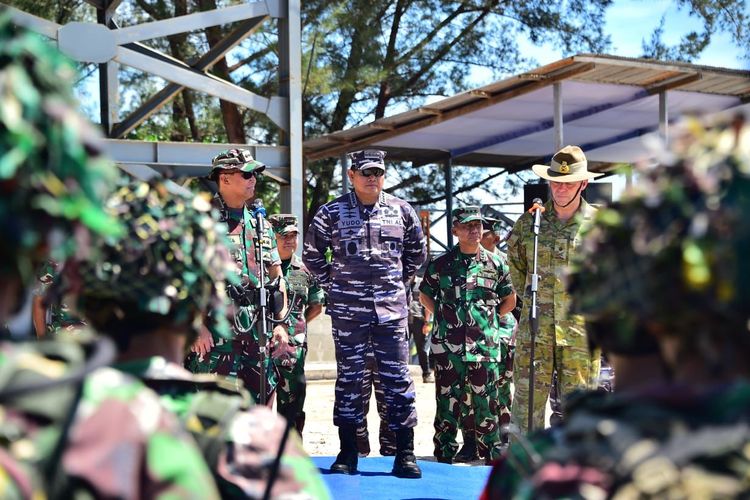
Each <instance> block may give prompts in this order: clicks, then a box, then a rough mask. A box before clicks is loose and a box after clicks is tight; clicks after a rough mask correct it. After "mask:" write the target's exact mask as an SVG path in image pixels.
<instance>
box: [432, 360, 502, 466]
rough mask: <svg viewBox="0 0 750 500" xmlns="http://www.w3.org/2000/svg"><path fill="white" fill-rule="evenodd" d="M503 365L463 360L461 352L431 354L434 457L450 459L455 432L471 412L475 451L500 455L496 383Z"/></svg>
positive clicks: (493, 457)
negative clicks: (435, 405) (432, 357)
mask: <svg viewBox="0 0 750 500" xmlns="http://www.w3.org/2000/svg"><path fill="white" fill-rule="evenodd" d="M501 373H505V366H504V364H503V363H498V362H494V361H492V362H474V361H464V360H463V359H462V357H461V355H458V354H454V353H450V352H443V353H439V354H435V401H436V403H437V409H436V412H435V423H434V427H435V435H434V436H433V438H432V442H433V444H434V445H435V457H436V458H438V459H452V458H453V457H454V456H455V455H456V452H457V451H458V443H457V442H456V435H457V434H458V429H459V427H463V426H465V425H467V424H468V419H469V417H470V415H472V414H473V416H474V418H473V422H472V429H473V432H474V435H475V436H476V441H477V451H478V453H479V455H480V456H481V457H483V458H487V459H493V460H494V459H495V458H497V457H499V456H500V454H501V452H502V449H501V442H500V425H499V422H498V408H497V407H498V404H500V403H502V404H503V405H505V406H506V407H507V406H508V404H509V401H508V400H505V401H502V402H500V400H499V390H498V389H499V385H498V382H499V380H500V375H501Z"/></svg>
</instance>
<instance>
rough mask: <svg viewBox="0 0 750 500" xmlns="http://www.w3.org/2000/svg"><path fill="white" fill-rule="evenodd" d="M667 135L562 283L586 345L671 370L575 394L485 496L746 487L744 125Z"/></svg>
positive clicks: (747, 132) (505, 465) (749, 393)
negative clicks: (559, 419) (663, 147)
mask: <svg viewBox="0 0 750 500" xmlns="http://www.w3.org/2000/svg"><path fill="white" fill-rule="evenodd" d="M671 144H672V147H673V151H672V152H671V153H670V154H664V153H663V152H659V153H658V155H659V156H658V158H660V159H662V160H663V161H666V164H660V165H658V166H655V167H653V166H650V165H643V166H641V167H640V168H639V170H638V172H637V173H638V178H639V183H638V184H637V185H636V186H634V188H633V189H632V190H631V191H630V192H627V193H626V194H625V195H624V196H623V197H622V198H621V200H620V201H619V202H617V203H616V204H614V205H613V206H612V207H611V208H606V209H602V210H600V211H599V212H598V213H597V214H596V216H595V220H594V221H593V226H592V228H591V231H590V232H589V233H587V234H586V235H585V236H584V238H583V242H582V246H581V251H580V253H579V254H578V255H577V257H576V258H575V259H574V260H573V263H572V271H571V275H570V276H569V280H568V281H569V292H570V296H571V310H572V311H575V312H578V313H580V314H582V315H583V316H584V317H585V319H586V327H587V336H588V338H589V341H590V342H591V344H592V345H599V346H601V347H602V349H603V350H604V351H605V352H606V353H608V354H611V355H612V356H613V359H615V355H616V356H617V358H616V359H617V360H618V363H619V364H618V365H617V366H623V365H624V363H630V362H632V361H636V362H641V363H642V360H643V357H644V355H651V356H658V358H660V359H658V363H653V366H654V368H655V369H659V370H662V371H666V372H668V373H669V374H670V377H671V378H673V379H674V380H667V379H666V377H665V379H664V380H657V381H652V380H646V379H643V380H640V381H638V380H637V379H636V383H638V382H640V384H641V385H640V386H638V385H631V386H630V387H629V388H627V390H626V389H621V388H620V387H619V386H618V387H617V391H616V392H614V393H589V394H583V395H576V396H571V397H570V398H568V399H567V400H566V408H565V414H566V419H565V422H564V423H563V425H562V426H559V427H555V428H551V429H548V430H546V431H543V432H537V433H534V434H532V435H530V436H529V438H528V440H525V439H521V442H519V443H516V444H514V445H512V446H511V448H510V450H509V452H508V454H507V456H505V457H503V459H502V460H500V461H499V462H498V463H497V464H496V466H495V467H494V469H493V471H492V473H491V476H490V480H489V483H488V485H487V488H486V490H485V492H484V494H483V496H482V498H486V499H490V498H549V497H564V498H582V497H598V498H745V497H747V492H748V491H750V481H748V477H749V476H748V473H750V455H748V452H747V450H748V447H749V446H750V431H748V429H750V385H749V384H748V382H747V376H746V373H747V369H746V367H747V356H748V351H750V346H748V342H747V325H748V317H749V313H748V311H750V286H749V285H748V280H747V279H746V277H747V276H748V272H750V264H748V259H747V255H748V251H750V224H748V222H747V213H748V210H750V196H748V194H750V127H747V126H743V123H742V122H741V121H739V123H738V122H735V123H732V124H731V125H730V126H728V127H718V128H716V129H713V130H711V129H709V130H706V129H704V128H703V127H702V126H701V125H700V124H699V123H697V122H695V121H689V122H688V123H687V124H686V125H685V126H683V127H675V129H674V131H673V132H672V138H671ZM657 333H658V335H656V334H657ZM672 351H675V352H676V355H669V353H670V352H672ZM632 366H637V367H643V366H644V365H642V364H640V365H638V364H633V365H632ZM631 369H632V368H631ZM688 371H689V375H687V376H686V375H685V374H686V373H687V372H688Z"/></svg>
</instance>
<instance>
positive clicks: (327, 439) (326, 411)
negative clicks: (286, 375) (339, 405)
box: [302, 363, 435, 459]
mask: <svg viewBox="0 0 750 500" xmlns="http://www.w3.org/2000/svg"><path fill="white" fill-rule="evenodd" d="M306 368H307V370H306V371H307V374H308V377H309V378H312V379H317V380H309V381H308V385H307V400H306V402H305V413H306V414H307V421H306V422H305V431H304V433H303V436H302V439H303V442H304V445H305V450H307V452H308V453H309V454H310V455H312V456H335V455H336V454H337V453H338V452H339V438H338V430H337V428H336V427H335V426H334V425H333V399H334V398H333V389H334V382H335V380H334V379H335V374H336V366H335V364H334V363H311V364H310V365H308V366H306ZM411 372H412V377H413V378H414V385H415V387H416V390H417V427H416V429H415V430H414V453H415V454H416V455H417V457H419V458H421V457H425V458H427V459H432V450H433V446H432V434H433V427H432V421H433V420H434V418H435V384H434V383H427V384H425V383H423V382H422V372H421V370H420V368H419V366H412V367H411ZM324 375H325V377H323V376H324ZM329 375H332V376H329ZM367 422H368V428H369V430H370V449H371V450H372V452H371V453H370V456H380V453H378V450H379V449H380V445H379V444H378V426H379V425H380V418H379V417H378V413H377V409H376V405H375V396H374V395H373V396H372V398H371V400H370V413H369V414H368V415H367Z"/></svg>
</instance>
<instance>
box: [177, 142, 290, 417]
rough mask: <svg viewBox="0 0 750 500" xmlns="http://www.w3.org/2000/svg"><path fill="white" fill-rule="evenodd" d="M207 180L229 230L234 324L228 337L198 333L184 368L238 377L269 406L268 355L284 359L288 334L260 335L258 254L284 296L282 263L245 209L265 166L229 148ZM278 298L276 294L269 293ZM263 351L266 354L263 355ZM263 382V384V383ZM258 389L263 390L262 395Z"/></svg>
mask: <svg viewBox="0 0 750 500" xmlns="http://www.w3.org/2000/svg"><path fill="white" fill-rule="evenodd" d="M211 163H212V165H213V166H212V168H211V172H210V173H209V174H208V177H209V179H211V180H213V181H214V182H216V185H217V186H218V193H217V194H216V196H215V198H214V200H213V205H214V208H216V209H217V213H218V214H219V220H220V221H221V222H224V223H226V224H227V225H228V226H229V238H230V240H231V241H232V247H231V250H232V254H233V257H234V259H235V262H236V265H237V272H238V273H239V274H240V278H241V283H240V285H239V286H233V287H231V288H230V289H229V290H228V291H229V292H230V295H231V298H232V307H231V308H230V311H231V315H230V317H231V318H232V324H233V332H234V333H233V335H232V338H231V339H225V338H222V336H221V335H219V334H218V333H217V332H211V331H209V330H207V329H202V330H201V332H200V334H199V336H198V340H197V341H196V343H195V345H193V347H192V351H193V354H191V355H190V356H189V357H188V359H187V361H186V366H187V368H188V369H189V370H190V371H192V372H195V373H216V374H218V375H223V376H231V377H236V378H238V379H239V380H242V382H243V383H244V384H245V388H246V389H248V390H249V391H250V394H252V396H253V398H254V399H255V401H264V402H265V404H266V405H268V406H272V405H273V394H274V390H275V388H276V384H277V383H278V380H279V378H278V372H277V371H276V366H275V365H274V363H273V362H272V360H271V355H272V354H275V355H276V356H283V355H285V354H282V353H286V352H287V351H288V343H289V335H288V334H287V331H286V328H285V327H284V326H283V325H281V324H277V325H276V326H274V327H273V335H272V338H271V339H262V338H260V334H259V325H258V321H259V317H258V311H259V293H258V289H259V288H260V287H261V283H260V271H259V263H258V261H257V256H256V255H257V253H258V250H259V248H258V247H262V252H263V263H262V265H264V266H265V277H266V283H264V284H263V285H265V286H268V287H273V283H276V287H277V290H278V291H280V292H281V294H283V292H284V290H285V284H284V280H283V279H282V272H281V260H280V259H279V253H278V251H277V250H276V238H275V237H274V234H273V230H272V229H271V227H270V226H269V227H268V228H267V230H266V232H265V233H264V234H263V235H262V237H261V238H258V232H257V229H256V228H257V222H256V220H255V217H254V214H253V210H251V208H250V207H249V206H248V204H249V202H250V201H251V200H252V199H253V197H254V196H255V185H256V183H257V178H258V176H259V175H261V173H262V172H263V170H265V168H266V166H265V165H263V164H262V163H261V162H259V161H256V160H254V159H253V157H252V156H251V155H250V152H249V151H247V150H245V149H229V150H227V151H224V152H222V153H220V154H218V155H217V156H216V157H215V158H214V159H213V160H212V162H211ZM271 295H272V296H273V295H280V294H271ZM274 304H275V305H276V306H277V309H276V318H277V319H280V318H283V317H284V314H285V311H286V298H285V297H283V298H282V296H278V297H277V299H276V301H274ZM261 349H263V350H264V353H263V354H261ZM261 380H264V381H265V384H262V383H261ZM261 385H265V391H263V392H264V393H263V394H261Z"/></svg>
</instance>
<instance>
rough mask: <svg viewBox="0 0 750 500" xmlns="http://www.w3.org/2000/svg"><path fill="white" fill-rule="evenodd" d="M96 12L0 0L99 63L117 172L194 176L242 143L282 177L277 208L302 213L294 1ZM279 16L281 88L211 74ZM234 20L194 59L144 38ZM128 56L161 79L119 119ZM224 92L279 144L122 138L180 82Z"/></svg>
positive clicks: (99, 5)
mask: <svg viewBox="0 0 750 500" xmlns="http://www.w3.org/2000/svg"><path fill="white" fill-rule="evenodd" d="M86 3H88V4H89V5H91V6H93V7H94V8H95V9H96V13H97V16H96V18H97V23H82V22H71V23H68V24H66V25H64V26H63V25H59V24H56V23H54V22H51V21H48V20H47V19H43V18H40V17H37V16H34V15H32V14H29V13H27V12H23V11H21V10H19V9H16V8H13V7H10V6H7V5H4V4H0V5H3V6H4V7H6V8H7V10H8V11H9V12H10V14H11V16H12V18H13V20H14V22H15V23H17V24H19V25H22V26H25V27H27V28H29V29H31V30H33V31H36V32H37V33H40V34H42V35H44V36H46V37H48V38H51V39H53V40H55V41H56V42H57V46H58V48H59V49H60V51H62V52H63V53H65V54H66V55H68V56H69V57H71V58H72V59H74V60H76V61H80V62H86V63H95V64H98V65H99V91H100V103H101V104H100V117H101V124H102V128H103V130H104V133H105V135H106V136H107V137H108V139H107V140H106V146H105V147H106V149H107V151H108V152H109V153H110V155H111V156H112V158H113V159H114V160H115V161H116V162H117V163H118V165H120V166H121V167H122V168H123V170H124V171H126V172H128V173H130V174H131V175H135V176H137V177H142V178H149V177H152V176H154V175H173V176H197V175H205V174H206V173H208V168H209V159H210V158H211V157H212V156H213V155H215V154H216V153H217V152H218V151H220V150H222V149H226V148H229V147H243V148H246V149H250V150H251V151H252V153H253V155H254V156H255V158H257V159H258V160H259V161H262V162H263V163H266V164H267V165H268V167H269V168H268V169H267V172H268V174H269V176H270V177H271V178H273V179H274V180H275V181H277V182H278V183H279V184H280V185H281V197H280V199H281V208H282V211H285V212H290V213H293V214H295V215H297V216H298V217H299V218H300V220H302V216H303V205H302V199H303V195H302V189H303V186H302V180H303V170H302V169H303V163H302V88H301V65H302V64H301V27H300V0H265V1H257V2H247V3H241V4H239V5H233V6H230V7H224V8H218V9H215V10H209V11H204V12H197V13H193V14H187V15H183V16H178V17H175V18H172V19H165V20H161V21H153V22H147V23H142V24H137V25H133V26H127V27H120V26H119V25H118V23H117V9H118V7H120V5H121V4H122V0H86ZM269 19H278V37H279V43H278V46H279V61H280V64H279V95H274V96H270V97H264V96H260V95H257V94H254V93H253V92H250V91H249V90H246V89H244V88H241V87H239V86H237V85H235V84H233V83H232V82H229V81H226V80H223V79H221V78H218V77H216V76H214V75H212V74H210V73H209V71H210V70H211V69H212V68H213V66H214V65H215V64H216V63H217V62H218V61H219V60H221V58H223V57H224V56H225V55H226V54H227V53H228V52H229V51H230V50H232V49H233V48H235V47H236V46H237V45H239V44H240V43H241V42H242V41H243V40H245V39H246V38H248V37H249V36H250V35H252V34H253V32H255V31H256V30H257V29H258V28H259V27H260V26H261V25H262V24H263V23H264V22H265V21H267V20H269ZM229 23H235V24H236V26H235V28H234V29H233V30H232V31H231V32H230V33H229V34H228V35H226V36H225V37H224V38H223V39H222V40H221V41H219V43H217V44H216V45H215V46H214V47H213V48H211V49H210V50H209V51H208V52H206V53H205V54H203V55H202V56H200V57H198V58H197V59H196V60H193V61H180V60H177V59H175V58H173V57H172V56H170V55H167V54H164V53H162V52H159V51H158V50H155V49H152V48H151V47H148V46H147V45H145V44H143V43H142V42H143V41H145V40H150V39H153V38H160V37H165V36H169V35H175V34H179V33H185V32H189V31H194V30H199V29H205V28H208V27H212V26H217V25H224V24H229ZM120 65H126V66H129V67H132V68H134V69H137V70H140V71H143V72H144V73H148V74H151V75H154V76H158V77H160V78H162V79H164V80H166V81H167V82H168V83H167V84H166V85H165V86H164V87H163V88H162V89H160V90H159V91H158V92H156V93H155V94H154V95H152V96H151V97H150V98H149V99H147V100H146V101H145V102H144V103H143V104H141V106H140V107H139V108H138V109H136V110H135V111H133V112H132V113H130V115H128V116H127V117H123V118H122V119H121V118H120V116H119V112H120V109H119V90H120V89H119V83H118V77H117V75H118V69H119V66H120ZM186 88H187V89H191V90H195V91H197V92H203V93H205V94H208V95H211V96H214V97H217V98H219V99H222V100H225V101H230V102H233V103H235V104H238V105H240V106H243V107H246V108H248V109H252V110H254V111H257V112H259V113H263V114H265V115H266V116H267V117H268V118H269V119H270V120H271V121H272V122H273V123H274V124H275V125H276V126H277V127H278V128H279V131H280V138H281V139H280V144H279V145H277V146H265V145H254V144H253V145H247V144H236V145H233V144H203V143H189V142H186V143H167V142H146V141H135V140H127V139H123V138H124V137H125V136H126V135H127V134H128V133H129V132H131V131H132V130H133V129H135V128H136V127H137V126H138V125H140V124H141V123H143V122H144V121H145V120H147V119H148V118H149V117H150V116H152V115H153V114H154V113H155V112H157V111H158V110H159V109H161V108H162V107H163V106H165V105H166V104H168V103H169V102H170V101H171V100H172V99H174V98H175V97H176V96H177V95H178V94H179V93H180V91H182V90H183V89H186Z"/></svg>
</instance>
